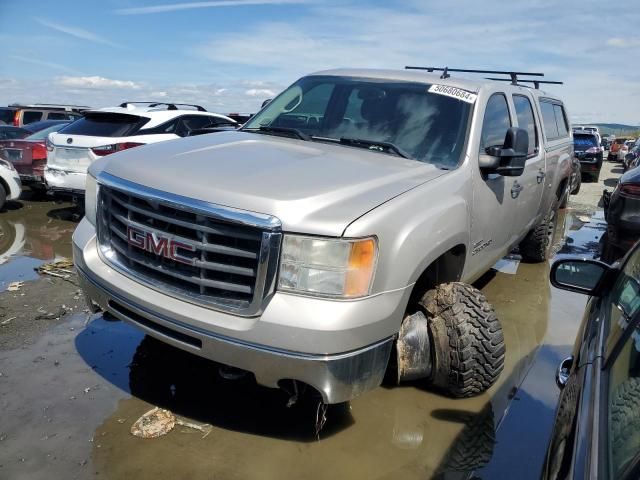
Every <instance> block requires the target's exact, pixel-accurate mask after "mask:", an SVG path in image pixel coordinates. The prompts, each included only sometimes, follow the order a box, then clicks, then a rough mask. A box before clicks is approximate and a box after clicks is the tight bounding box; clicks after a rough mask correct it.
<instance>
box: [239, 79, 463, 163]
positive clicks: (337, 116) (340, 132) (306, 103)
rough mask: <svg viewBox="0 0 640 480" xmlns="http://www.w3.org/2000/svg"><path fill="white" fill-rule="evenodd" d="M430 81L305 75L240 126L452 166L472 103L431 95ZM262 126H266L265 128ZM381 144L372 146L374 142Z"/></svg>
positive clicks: (456, 158)
mask: <svg viewBox="0 0 640 480" xmlns="http://www.w3.org/2000/svg"><path fill="white" fill-rule="evenodd" d="M429 87H430V85H428V84H423V83H411V82H394V83H390V82H380V81H375V80H368V79H358V78H345V77H333V76H332V77H321V76H312V77H305V78H302V79H301V80H299V81H298V82H296V83H294V84H293V85H292V86H291V87H289V88H288V89H287V90H285V91H284V92H283V93H282V94H280V95H279V96H278V97H277V98H276V99H275V100H273V101H272V102H271V103H269V105H268V106H267V107H266V108H265V109H264V110H262V111H261V112H260V113H258V114H257V115H256V116H255V117H253V118H252V119H251V120H250V121H249V122H247V124H246V125H245V127H244V128H243V130H245V131H246V130H248V131H260V128H261V127H262V128H263V133H268V132H271V133H272V134H273V133H280V134H282V133H286V131H287V130H289V131H290V132H292V133H294V136H295V137H296V138H302V139H310V140H316V141H322V140H324V141H336V142H339V141H341V140H342V143H343V144H344V145H345V146H349V147H354V146H355V147H360V148H367V149H369V150H374V151H385V152H386V153H392V154H393V153H394V152H395V153H396V154H397V153H398V152H402V153H403V155H401V156H405V155H404V154H405V153H406V156H409V157H410V158H413V159H415V160H419V161H421V162H426V163H433V164H436V165H438V166H441V167H445V168H451V167H454V166H456V165H457V164H458V163H459V161H460V156H461V154H462V150H463V146H464V141H465V136H466V135H465V134H466V131H467V123H468V118H469V114H470V112H471V104H469V103H466V102H464V101H462V100H459V99H456V98H451V97H448V96H445V95H441V94H436V93H430V92H429V91H428V90H429ZM265 127H266V128H265ZM353 140H359V141H358V142H354V141H353ZM377 144H378V145H379V146H380V148H376V147H377V146H378V145H377Z"/></svg>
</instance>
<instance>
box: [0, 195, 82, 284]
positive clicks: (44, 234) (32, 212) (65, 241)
mask: <svg viewBox="0 0 640 480" xmlns="http://www.w3.org/2000/svg"><path fill="white" fill-rule="evenodd" d="M9 207H10V208H11V209H8V210H7V211H5V212H2V213H0V292H2V291H4V290H6V288H7V286H8V284H9V283H11V282H13V281H26V280H35V279H37V278H38V274H37V273H36V272H35V271H34V269H36V268H38V267H39V266H40V265H42V264H43V263H46V262H52V261H55V260H57V259H60V258H62V257H64V258H71V255H72V248H71V235H72V234H73V231H74V229H75V227H76V221H74V220H75V219H74V218H73V215H74V214H77V212H76V211H75V209H73V208H72V207H71V206H70V204H55V203H53V202H31V201H25V202H19V203H18V202H14V203H12V204H10V205H9Z"/></svg>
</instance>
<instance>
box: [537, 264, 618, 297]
mask: <svg viewBox="0 0 640 480" xmlns="http://www.w3.org/2000/svg"><path fill="white" fill-rule="evenodd" d="M610 270H611V268H610V267H609V265H607V264H606V263H603V262H599V261H597V260H586V259H580V258H573V259H570V258H567V259H562V260H558V261H556V262H555V263H554V264H553V266H552V267H551V273H550V274H549V276H550V279H551V285H553V286H554V287H556V288H561V289H562V290H569V291H571V292H577V293H584V294H586V295H592V296H596V297H597V296H598V295H599V294H600V291H601V288H600V286H601V285H602V284H603V280H604V279H605V277H606V276H607V274H608V273H609V271H610Z"/></svg>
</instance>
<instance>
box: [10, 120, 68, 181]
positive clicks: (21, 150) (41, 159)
mask: <svg viewBox="0 0 640 480" xmlns="http://www.w3.org/2000/svg"><path fill="white" fill-rule="evenodd" d="M69 123H70V122H68V121H58V120H44V121H42V122H36V123H32V124H30V125H26V126H25V129H36V132H35V133H32V134H31V135H29V136H27V137H25V138H21V139H15V140H0V158H3V159H5V160H8V161H9V162H11V163H12V164H13V166H14V167H15V169H16V170H17V171H18V174H19V175H20V180H21V181H22V184H23V185H27V186H29V187H31V189H33V190H45V188H46V186H45V183H44V167H45V166H46V164H47V148H46V145H45V142H46V140H47V137H48V136H49V134H50V133H53V132H57V131H58V130H60V129H61V128H63V127H64V126H65V125H68V124H69ZM37 124H38V125H37ZM43 126H44V127H47V128H43V129H41V128H40V127H43Z"/></svg>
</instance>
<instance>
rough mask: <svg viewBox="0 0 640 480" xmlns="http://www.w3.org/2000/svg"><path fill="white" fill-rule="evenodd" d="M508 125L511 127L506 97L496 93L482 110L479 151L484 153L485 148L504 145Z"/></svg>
mask: <svg viewBox="0 0 640 480" xmlns="http://www.w3.org/2000/svg"><path fill="white" fill-rule="evenodd" d="M509 127H511V118H510V117H509V107H508V106H507V99H506V98H505V96H504V95H503V94H501V93H496V94H494V95H493V96H492V97H491V98H490V99H489V101H488V102H487V109H486V110H485V112H484V121H483V123H482V136H481V137H480V153H485V149H486V148H489V147H501V146H502V145H504V137H505V135H506V134H507V130H508V129H509Z"/></svg>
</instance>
